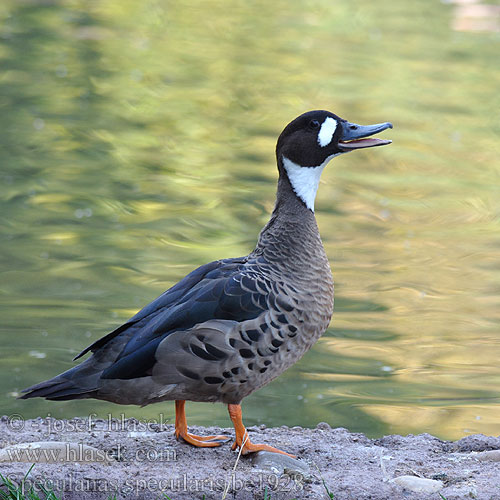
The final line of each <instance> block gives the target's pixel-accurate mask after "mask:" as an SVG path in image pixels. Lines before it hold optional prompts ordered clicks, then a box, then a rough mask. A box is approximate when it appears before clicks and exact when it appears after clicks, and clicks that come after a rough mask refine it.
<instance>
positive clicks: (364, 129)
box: [338, 121, 392, 153]
mask: <svg viewBox="0 0 500 500" xmlns="http://www.w3.org/2000/svg"><path fill="white" fill-rule="evenodd" d="M387 128H392V123H389V122H385V123H376V124H375V125H357V124H356V123H350V122H347V121H346V122H342V136H341V138H340V140H339V142H338V147H339V148H340V149H341V150H343V151H344V152H346V153H347V152H348V151H353V150H354V149H362V148H373V147H374V146H385V145H386V144H390V143H391V142H392V141H387V140H382V139H374V138H373V137H370V136H371V135H374V134H378V133H379V132H382V130H385V129H387Z"/></svg>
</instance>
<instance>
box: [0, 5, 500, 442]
mask: <svg viewBox="0 0 500 500" xmlns="http://www.w3.org/2000/svg"><path fill="white" fill-rule="evenodd" d="M457 9H458V7H457V6H455V5H453V4H452V3H440V2H439V1H431V0H419V1H410V0H406V1H399V2H370V1H368V0H360V1H356V2H330V1H326V0H325V1H323V0H316V1H313V2H310V3H304V2H298V1H292V2H290V1H286V2H285V1H281V0H277V1H274V2H264V1H257V2H243V1H236V2H233V3H232V5H231V8H228V7H227V5H225V3H224V2H214V1H203V2H201V1H195V2H184V1H180V2H168V1H152V0H146V1H144V2H132V1H122V0H120V1H118V0H114V1H113V0H103V1H100V2H85V1H83V0H81V1H80V0H73V1H69V0H68V1H56V0H52V1H43V2H42V1H33V0H31V1H27V0H23V1H20V0H3V1H2V3H1V5H0V183H1V184H0V213H1V216H0V224H1V229H0V239H1V245H0V265H1V281H0V294H1V302H0V307H1V321H0V339H1V345H2V348H1V354H2V362H1V363H0V414H2V413H5V414H12V413H19V414H21V415H23V416H24V417H26V418H28V417H35V416H38V415H42V416H45V415H47V413H50V414H51V415H53V416H57V417H63V416H64V417H70V416H74V415H88V414H89V413H93V412H96V413H98V414H99V415H101V416H104V415H106V414H107V413H109V412H113V414H114V415H116V416H119V415H120V413H121V412H125V414H126V415H127V416H135V417H138V418H158V414H159V413H160V412H161V413H164V414H165V416H166V418H171V416H172V414H173V404H172V403H163V404H159V405H152V406H149V407H146V408H143V409H139V408H136V407H120V406H117V405H112V404H108V403H105V402H99V401H92V400H89V401H71V402H65V403H55V402H47V401H44V400H29V401H19V400H16V396H17V395H18V394H19V391H20V390H21V389H23V388H24V387H26V386H28V385H31V384H33V383H35V382H37V381H40V380H43V379H46V378H49V377H51V376H53V375H55V374H57V373H59V372H60V371H62V370H65V369H67V368H69V367H71V366H72V365H73V363H72V361H71V359H72V357H73V356H74V355H75V354H76V353H77V352H79V351H80V350H81V349H82V348H83V347H85V346H86V345H88V344H89V343H91V342H92V341H93V340H95V339H97V338H99V337H100V336H101V335H103V334H105V333H107V332H109V331H111V330H112V329H114V328H115V327H116V326H118V325H119V324H120V323H121V322H122V321H124V320H125V319H127V318H128V317H129V316H131V315H132V314H134V313H135V312H136V311H137V310H138V309H139V308H140V307H142V306H143V305H145V304H146V303H148V302H149V301H150V300H152V299H153V298H155V297H156V296H157V295H158V294H160V293H161V292H162V291H163V290H164V289H166V288H168V287H169V286H171V285H172V284H174V283H175V282H176V281H177V280H179V279H180V278H182V277H183V276H184V275H185V274H186V273H187V272H189V271H190V270H192V269H193V268H194V267H197V266H198V265H200V264H203V263H205V262H207V261H209V260H214V259H217V258H222V257H232V256H239V255H245V254H246V253H248V252H249V251H251V250H252V248H253V245H254V244H255V241H256V237H257V234H258V232H259V230H260V228H261V227H262V226H263V225H264V224H265V222H266V221H267V218H268V215H269V212H270V210H271V209H272V206H273V200H274V193H275V181H276V175H277V172H276V168H275V163H274V146H275V141H276V138H277V136H278V134H279V132H280V131H281V129H282V128H283V126H284V125H285V124H286V123H287V122H288V121H290V120H291V119H292V118H294V117H295V116H296V115H298V114H300V113H302V112H303V111H306V110H309V109H315V108H327V109H330V110H332V111H334V112H336V113H337V114H339V115H340V116H342V117H344V118H347V119H349V120H351V121H355V122H358V123H374V122H381V121H386V120H389V121H392V122H393V123H394V126H395V128H394V130H390V131H387V132H385V133H384V137H387V138H389V137H390V138H392V139H393V141H394V143H393V144H392V145H391V146H389V147H384V148H377V149H372V150H367V151H361V152H356V153H353V154H352V155H347V156H344V157H341V158H337V159H336V160H334V161H333V162H332V163H331V165H330V166H329V167H328V169H327V170H326V171H325V172H324V174H323V179H322V183H321V185H320V190H319V195H318V200H317V203H316V213H317V218H318V222H319V225H320V229H321V234H322V237H323V240H324V243H325V246H326V249H327V253H328V255H329V258H330V261H331V265H332V269H333V271H334V277H335V282H336V312H335V314H334V319H333V322H332V324H331V326H330V328H329V330H328V331H327V333H326V334H325V336H324V337H323V338H322V339H321V340H320V341H319V342H318V343H317V344H316V345H315V347H314V348H313V349H312V350H311V351H310V352H309V353H308V354H307V355H306V356H305V357H304V358H303V359H302V360H301V361H300V362H299V363H298V364H297V365H295V366H294V367H293V368H291V369H290V370H289V371H288V372H287V373H285V374H284V375H283V376H281V377H280V378H279V379H277V380H276V381H274V382H273V383H272V384H270V385H269V386H267V387H265V388H263V389H261V390H260V391H258V392H257V393H254V394H253V395H252V396H250V397H249V398H247V399H246V400H245V402H244V414H245V419H246V422H247V423H248V424H255V423H266V424H267V425H281V424H287V425H304V426H314V425H316V423H317V422H319V421H326V422H328V423H330V424H331V425H335V426H344V427H348V428H349V429H350V430H352V431H363V432H366V433H368V434H369V435H371V436H378V435H382V434H384V433H394V432H397V433H403V434H404V433H409V432H411V433H417V432H431V433H434V434H437V435H439V436H441V437H446V438H457V437H460V436H463V435H465V434H467V433H471V432H483V433H486V434H500V419H499V417H498V415H499V410H500V398H499V396H500V389H499V387H500V365H499V362H498V360H499V359H500V222H499V221H500V164H499V159H498V158H499V153H500V147H499V138H500V137H499V136H500V115H499V112H498V111H499V109H500V99H499V95H500V94H499V92H498V89H499V86H500V68H499V64H498V63H499V59H498V54H499V53H500V44H499V41H500V38H499V35H498V32H495V31H494V28H491V29H483V28H481V27H479V28H478V27H477V26H475V25H474V26H472V28H471V29H472V31H471V30H470V29H469V28H467V27H465V28H464V27H463V25H462V24H460V23H459V21H460V22H462V20H459V21H457V16H458V15H459V14H457V12H458V11H457ZM491 21H492V19H491V18H490V19H489V20H488V22H489V23H490V22H491ZM457 23H459V24H457ZM490 24H491V23H490ZM493 26H494V23H493ZM459 30H460V31H459ZM474 30H476V31H474ZM188 417H189V419H190V421H191V422H193V423H199V424H211V423H217V424H221V425H226V426H227V425H229V420H228V418H227V416H226V410H225V408H224V406H223V405H209V404H189V405H188Z"/></svg>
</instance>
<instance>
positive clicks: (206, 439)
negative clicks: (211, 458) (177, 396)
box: [175, 400, 231, 448]
mask: <svg viewBox="0 0 500 500" xmlns="http://www.w3.org/2000/svg"><path fill="white" fill-rule="evenodd" d="M185 404H186V402H185V401H182V400H179V401H176V402H175V437H176V438H177V439H183V440H184V441H185V442H186V443H189V444H192V445H193V446H196V447H198V448H215V447H216V446H220V445H221V444H223V443H226V442H227V441H229V440H230V439H231V438H230V437H229V436H222V435H219V436H197V435H196V434H191V433H189V432H188V430H187V421H186V413H185V408H184V407H185Z"/></svg>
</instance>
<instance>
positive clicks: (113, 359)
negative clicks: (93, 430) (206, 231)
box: [23, 257, 272, 399]
mask: <svg viewBox="0 0 500 500" xmlns="http://www.w3.org/2000/svg"><path fill="white" fill-rule="evenodd" d="M263 264H264V265H265V263H263V261H262V258H260V259H249V258H248V257H243V258H237V259H225V260H219V261H215V262H211V263H209V264H205V265H204V266H201V267H199V268H198V269H196V270H194V271H193V272H191V273H190V274H188V275H187V276H186V277H185V278H184V279H182V280H181V281H180V282H179V283H177V284H176V285H174V286H173V287H172V288H170V289H169V290H167V291H166V292H164V293H163V294H162V295H160V296H159V297H158V298H157V299H155V300H154V301H153V302H151V303H150V304H149V305H147V306H146V307H144V308H143V309H142V310H141V311H139V312H138V313H137V314H136V315H135V316H133V317H132V318H130V319H129V320H128V321H127V322H126V323H124V324H123V325H121V326H120V327H118V328H117V329H116V330H114V331H113V332H111V333H109V334H108V335H106V336H104V337H102V338H101V339H99V340H97V341H96V342H94V343H93V344H92V345H90V346H88V347H87V348H86V349H84V350H83V351H82V352H81V353H80V354H79V355H78V356H77V357H76V358H75V359H78V358H80V357H81V356H83V355H84V354H86V353H87V352H89V351H91V352H93V353H94V356H92V358H89V359H88V360H87V361H86V362H85V363H83V364H81V365H78V366H75V367H74V368H71V369H70V370H68V372H65V373H63V374H61V375H59V376H57V377H55V378H54V379H51V380H49V381H46V382H42V383H41V384H37V385H36V386H33V387H30V388H29V389H26V392H27V391H32V392H30V393H29V394H25V395H24V396H23V398H26V397H35V396H42V397H46V398H48V399H55V398H57V399H63V398H64V399H73V398H74V397H76V391H75V389H76V387H75V385H77V386H81V385H82V382H83V379H86V381H87V382H86V383H85V384H83V385H84V387H80V389H79V390H80V392H79V394H80V396H78V397H85V396H84V394H88V393H90V392H91V391H92V390H95V389H96V385H98V384H97V379H100V378H103V379H121V380H126V379H136V378H141V377H145V376H148V375H149V374H150V373H151V370H152V368H153V366H154V365H155V363H156V358H155V353H156V351H157V349H158V346H159V344H160V343H161V342H162V341H163V340H165V339H166V338H167V337H168V336H169V335H171V334H173V333H175V332H179V334H183V333H184V332H185V335H190V331H191V330H192V329H193V327H194V326H195V325H198V324H200V323H205V322H207V321H209V320H223V321H228V322H232V323H234V322H235V321H236V322H241V321H246V320H250V319H254V318H256V317H257V316H259V315H260V314H262V313H263V312H264V311H265V310H266V309H267V308H268V303H269V302H268V299H269V294H270V293H272V284H271V283H270V282H269V280H267V279H266V278H265V277H264V273H262V272H261V268H262V265H263ZM68 378H70V379H71V380H72V383H71V387H67V381H68ZM79 379H80V380H79ZM61 380H63V381H64V386H60V385H59V384H60V383H61ZM75 382H76V384H75ZM51 387H52V388H53V389H54V390H51ZM59 388H60V389H63V390H62V392H59V390H58V389H59ZM23 392H24V391H23Z"/></svg>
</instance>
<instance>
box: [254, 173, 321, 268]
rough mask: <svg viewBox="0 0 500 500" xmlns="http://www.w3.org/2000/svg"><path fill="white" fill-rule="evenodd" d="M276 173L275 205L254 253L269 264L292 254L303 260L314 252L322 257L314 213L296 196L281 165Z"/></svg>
mask: <svg viewBox="0 0 500 500" xmlns="http://www.w3.org/2000/svg"><path fill="white" fill-rule="evenodd" d="M279 173H280V176H279V180H278V189H277V193H276V204H275V206H274V210H273V213H272V215H271V218H270V220H269V222H268V223H267V224H266V226H265V227H264V228H263V229H262V231H261V233H260V235H259V241H258V243H257V248H256V252H258V253H264V255H265V256H266V258H268V259H272V260H275V259H285V258H288V257H291V256H292V254H293V255H294V257H295V258H296V259H298V260H302V256H304V257H305V256H306V255H310V253H309V252H310V251H311V250H313V249H317V250H318V251H319V252H320V253H324V252H323V245H322V243H321V239H320V236H319V231H318V225H317V224H316V218H315V217H314V213H313V211H312V210H311V209H309V208H307V206H306V205H305V203H304V202H303V201H302V200H301V199H300V198H299V197H298V196H297V194H296V193H295V191H294V189H293V187H292V185H291V183H290V180H289V178H288V175H287V173H286V171H285V169H284V168H283V165H280V166H279Z"/></svg>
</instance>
